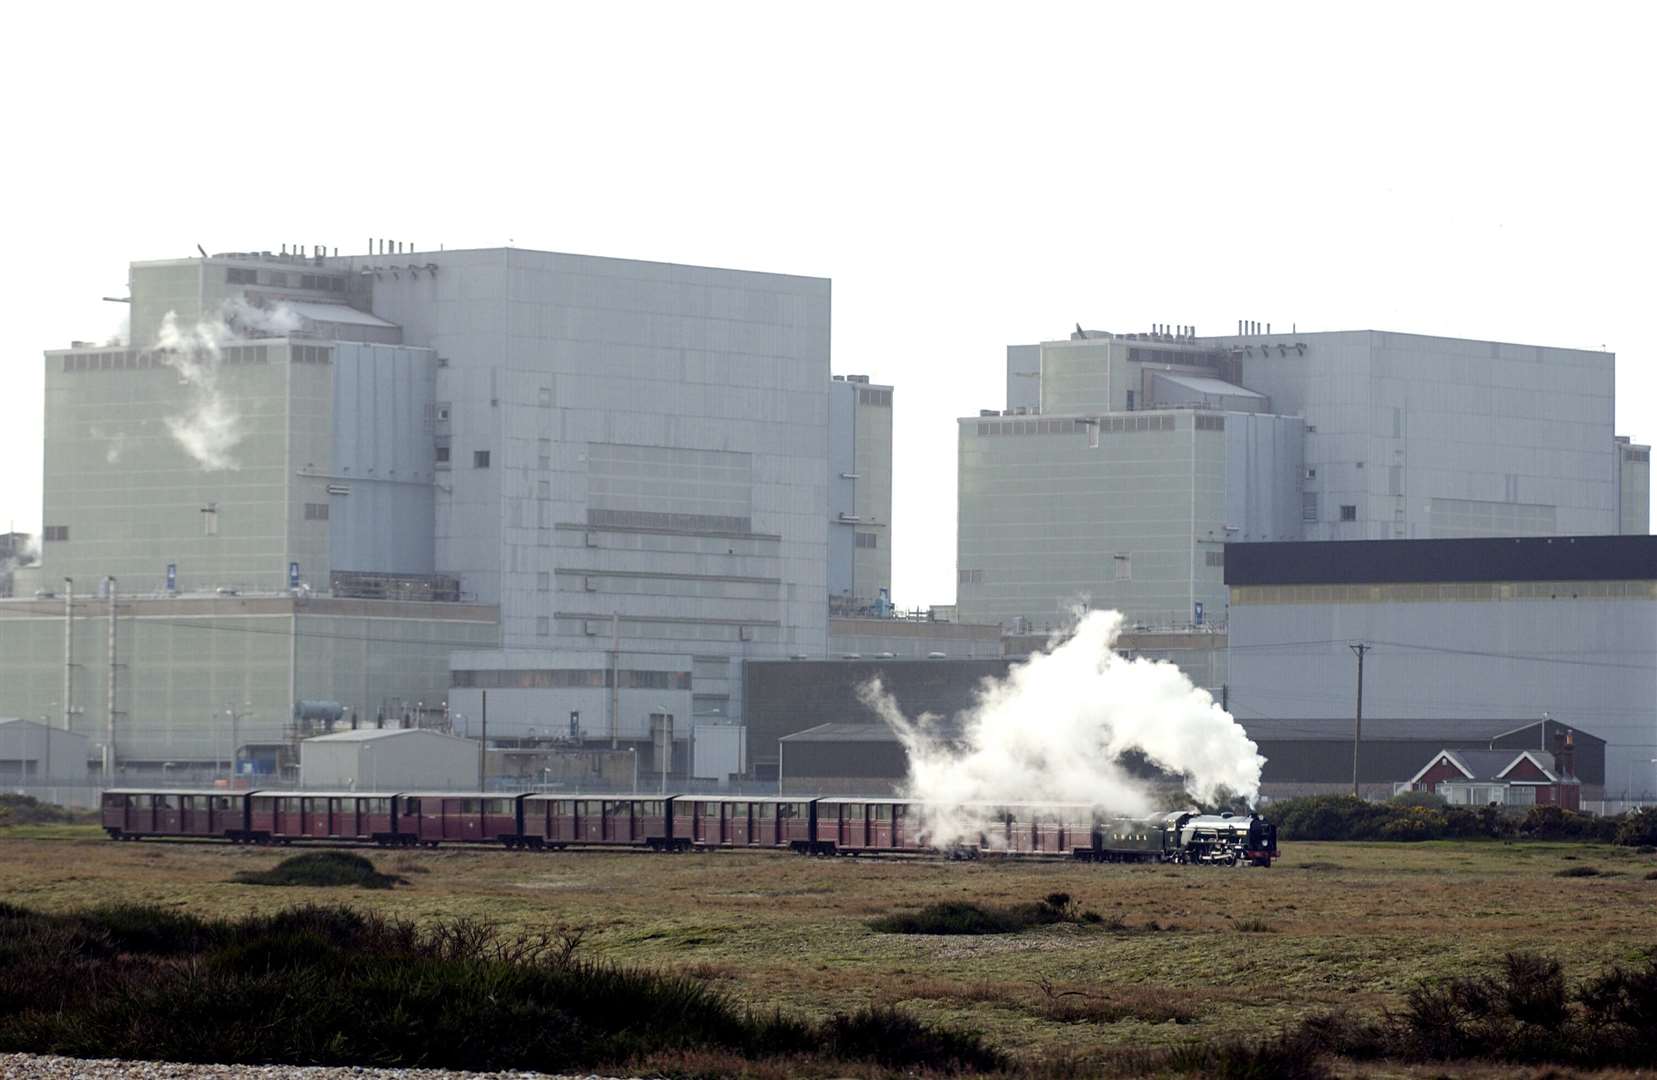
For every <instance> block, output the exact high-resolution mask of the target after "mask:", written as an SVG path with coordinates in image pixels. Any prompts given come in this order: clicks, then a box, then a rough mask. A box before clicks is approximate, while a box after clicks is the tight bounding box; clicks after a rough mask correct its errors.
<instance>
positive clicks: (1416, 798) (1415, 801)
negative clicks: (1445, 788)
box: [1388, 791, 1448, 810]
mask: <svg viewBox="0 0 1657 1080" xmlns="http://www.w3.org/2000/svg"><path fill="white" fill-rule="evenodd" d="M1388 802H1389V803H1390V804H1391V805H1393V806H1423V807H1430V808H1433V809H1440V810H1441V809H1443V808H1444V807H1445V806H1446V805H1448V804H1447V803H1445V801H1444V796H1442V795H1440V794H1439V793H1438V792H1436V791H1400V792H1399V793H1398V794H1396V795H1394V796H1393V797H1392V798H1391V799H1390V800H1388Z"/></svg>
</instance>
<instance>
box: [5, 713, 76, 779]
mask: <svg viewBox="0 0 1657 1080" xmlns="http://www.w3.org/2000/svg"><path fill="white" fill-rule="evenodd" d="M90 749H91V745H90V741H89V740H88V739H87V737H86V736H85V735H77V734H75V733H74V732H72V731H65V730H63V729H62V728H60V727H50V726H48V725H46V724H39V723H36V722H35V721H33V720H20V719H17V718H15V717H3V716H0V783H8V784H46V783H57V784H84V783H86V782H87V773H88V767H89V766H88V756H87V755H88V753H89V752H90Z"/></svg>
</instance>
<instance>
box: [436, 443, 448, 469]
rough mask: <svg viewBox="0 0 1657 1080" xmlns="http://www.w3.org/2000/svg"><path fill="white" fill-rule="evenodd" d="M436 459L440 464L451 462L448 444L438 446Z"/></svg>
mask: <svg viewBox="0 0 1657 1080" xmlns="http://www.w3.org/2000/svg"><path fill="white" fill-rule="evenodd" d="M436 460H437V462H438V464H440V465H447V464H448V463H449V448H448V447H447V446H439V447H438V448H437V455H436Z"/></svg>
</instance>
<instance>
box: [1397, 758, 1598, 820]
mask: <svg viewBox="0 0 1657 1080" xmlns="http://www.w3.org/2000/svg"><path fill="white" fill-rule="evenodd" d="M1568 770H1569V765H1568V761H1567V763H1566V764H1563V765H1562V764H1561V763H1560V762H1558V761H1557V760H1555V758H1554V755H1552V754H1550V753H1548V752H1547V751H1546V750H1440V751H1439V752H1438V753H1437V754H1435V755H1434V756H1433V759H1432V760H1431V761H1429V762H1428V763H1427V764H1426V766H1425V767H1424V768H1423V769H1422V770H1421V771H1420V772H1418V773H1416V774H1415V775H1414V776H1412V777H1410V778H1409V780H1407V781H1405V782H1404V783H1402V784H1399V785H1398V790H1399V791H1432V792H1436V793H1437V794H1439V795H1442V796H1444V800H1445V801H1446V802H1448V803H1450V804H1452V805H1456V806H1485V805H1488V804H1490V803H1495V804H1497V805H1499V806H1560V807H1563V808H1565V809H1566V810H1576V809H1580V807H1581V803H1582V798H1581V792H1582V785H1581V783H1580V782H1578V780H1577V778H1576V777H1574V776H1572V775H1570V773H1569V771H1568Z"/></svg>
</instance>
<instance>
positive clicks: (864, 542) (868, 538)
mask: <svg viewBox="0 0 1657 1080" xmlns="http://www.w3.org/2000/svg"><path fill="white" fill-rule="evenodd" d="M857 546H858V547H860V548H874V547H879V546H880V534H879V533H868V532H860V533H858V534H857Z"/></svg>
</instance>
